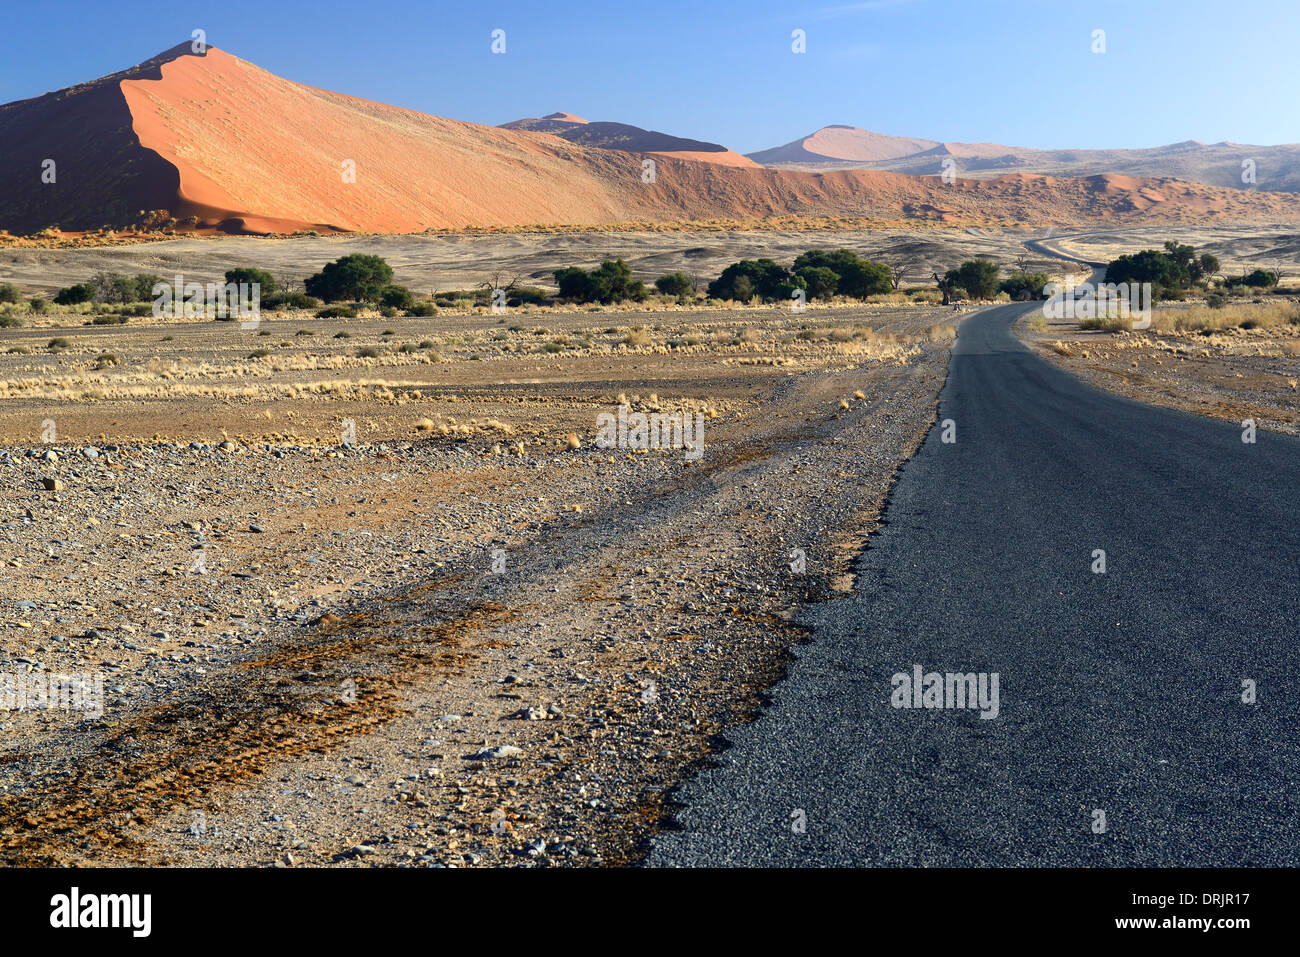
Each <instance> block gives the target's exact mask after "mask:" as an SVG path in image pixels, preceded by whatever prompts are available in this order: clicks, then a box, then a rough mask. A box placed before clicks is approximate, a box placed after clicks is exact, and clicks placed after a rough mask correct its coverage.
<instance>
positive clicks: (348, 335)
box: [334, 330, 352, 339]
mask: <svg viewBox="0 0 1300 957" xmlns="http://www.w3.org/2000/svg"><path fill="white" fill-rule="evenodd" d="M334 338H335V339H351V338H352V333H350V332H347V331H344V330H340V331H339V332H336V333H334Z"/></svg>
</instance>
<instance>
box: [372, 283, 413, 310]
mask: <svg viewBox="0 0 1300 957" xmlns="http://www.w3.org/2000/svg"><path fill="white" fill-rule="evenodd" d="M379 302H380V304H381V305H384V306H388V307H390V308H392V309H410V308H411V307H412V306H413V305H415V296H413V295H412V294H411V290H409V289H407V288H406V287H405V286H386V287H385V288H384V289H383V291H382V292H380V294H379Z"/></svg>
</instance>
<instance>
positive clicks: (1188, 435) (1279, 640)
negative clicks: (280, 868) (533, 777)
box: [646, 304, 1300, 866]
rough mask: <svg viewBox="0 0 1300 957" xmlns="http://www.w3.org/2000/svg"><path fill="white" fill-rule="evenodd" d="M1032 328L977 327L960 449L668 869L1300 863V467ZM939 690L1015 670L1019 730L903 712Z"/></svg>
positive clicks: (777, 697) (913, 481)
mask: <svg viewBox="0 0 1300 957" xmlns="http://www.w3.org/2000/svg"><path fill="white" fill-rule="evenodd" d="M1030 308H1034V307H1033V306H1029V305H1023V304H1020V305H1011V306H1003V307H998V308H993V309H989V310H986V311H984V312H981V313H978V314H975V315H973V316H971V317H970V318H968V319H967V320H966V321H965V322H964V323H963V324H962V326H961V329H960V337H959V339H958V341H957V345H956V347H955V348H954V351H953V356H952V361H951V370H950V375H949V379H948V383H947V385H946V387H945V389H944V391H943V393H942V396H941V403H940V412H939V420H940V423H942V422H943V420H951V421H952V423H953V425H954V426H955V436H956V441H955V442H952V443H945V442H944V441H943V426H942V424H937V425H936V426H935V427H934V428H933V429H932V430H931V432H930V434H929V435H928V436H927V438H926V441H925V443H924V445H923V446H922V448H921V449H920V451H919V452H918V453H917V455H916V456H915V457H914V458H913V459H912V460H911V461H909V462H908V463H907V464H906V465H905V466H904V468H903V470H902V472H901V473H900V476H899V480H898V483H897V484H896V486H895V489H894V492H893V494H892V496H891V499H890V501H889V503H888V505H887V507H886V511H885V515H884V519H885V526H884V528H882V529H881V530H880V531H879V532H878V533H877V534H876V535H873V536H872V539H871V543H870V545H869V547H868V550H867V551H866V553H864V554H863V555H862V556H861V558H860V559H859V561H858V563H857V568H856V571H857V574H858V580H857V585H856V588H855V590H854V592H853V594H852V595H851V596H847V597H845V598H843V599H839V600H836V601H832V602H827V603H824V604H821V605H817V606H814V607H812V608H811V609H810V610H809V612H808V615H807V617H806V619H805V623H806V624H807V625H808V626H809V627H810V628H811V630H812V631H811V641H810V642H809V643H808V644H806V645H803V646H801V647H800V648H799V651H798V656H797V660H796V662H795V664H794V665H793V666H792V668H791V671H790V673H789V675H788V677H787V678H786V679H785V680H784V681H782V682H781V683H780V684H779V685H777V687H776V688H775V689H773V693H772V694H773V701H772V704H771V706H770V707H768V708H767V709H765V711H764V712H763V714H762V715H761V717H760V718H759V719H758V720H757V721H755V722H754V723H753V724H750V725H746V726H744V727H742V728H739V729H737V730H736V731H735V732H734V733H733V734H732V735H731V736H730V740H731V741H732V742H733V746H732V747H731V748H729V749H728V750H726V751H725V752H723V753H722V755H721V756H720V757H719V760H718V763H717V765H716V766H715V767H711V768H708V769H705V770H704V771H702V772H701V773H700V774H699V775H697V776H696V777H695V778H693V779H692V780H690V781H689V782H687V783H686V784H684V785H683V786H682V787H680V788H679V789H678V790H677V792H676V795H675V796H676V798H677V800H679V801H680V802H682V804H683V807H682V809H681V810H680V812H679V814H678V815H677V822H678V824H679V825H680V827H681V829H680V830H669V831H665V832H664V833H662V834H661V835H660V837H659V838H657V839H656V842H655V845H654V847H653V848H652V850H651V852H650V853H649V855H648V857H647V860H646V863H647V864H649V865H651V866H673V865H715V866H716V865H724V866H726V865H742V866H766V865H792V866H799V865H805V866H817V865H957V866H962V865H1003V866H1015V865H1115V866H1119V865H1126V866H1145V865H1282V864H1287V865H1295V864H1297V863H1300V793H1298V792H1297V785H1298V784H1300V640H1298V638H1300V636H1298V634H1297V633H1298V632H1300V624H1298V623H1300V568H1298V567H1297V560H1298V559H1300V527H1298V525H1297V517H1298V515H1300V442H1297V441H1296V440H1295V439H1291V438H1287V437H1283V436H1279V435H1275V434H1271V433H1267V432H1259V433H1258V434H1257V436H1256V441H1255V443H1254V444H1247V443H1244V442H1243V441H1242V429H1241V428H1238V427H1236V426H1234V425H1233V424H1231V423H1223V422H1217V421H1212V420H1209V419H1204V418H1200V417H1197V416H1193V415H1190V414H1185V413H1181V412H1175V411H1171V410H1166V409H1160V408H1156V407H1154V406H1148V405H1144V404H1141V403H1138V402H1133V401H1129V400H1127V399H1123V398H1120V397H1117V396H1113V395H1110V394H1107V393H1103V392H1100V391H1098V390H1096V389H1093V388H1091V387H1089V386H1086V385H1084V384H1083V383H1081V382H1079V381H1078V380H1077V379H1075V378H1074V377H1072V376H1070V375H1069V374H1068V373H1065V372H1062V371H1060V370H1058V369H1057V368H1055V367H1054V366H1052V365H1050V364H1049V363H1047V362H1045V361H1043V360H1041V359H1039V358H1038V357H1037V356H1034V355H1032V354H1031V353H1030V352H1029V351H1028V350H1027V349H1025V348H1024V347H1023V346H1022V345H1021V344H1020V343H1019V342H1018V341H1017V340H1016V338H1015V337H1014V335H1013V334H1012V332H1011V329H1010V327H1011V323H1012V321H1013V319H1014V318H1015V317H1017V316H1018V315H1021V314H1022V313H1023V312H1024V311H1026V310H1027V309H1030ZM1095 549H1103V550H1104V551H1105V562H1106V566H1105V568H1106V570H1105V572H1104V573H1098V572H1095V571H1094V567H1095V565H1096V559H1095V557H1094V550H1095ZM915 665H920V666H922V669H923V671H924V672H930V671H936V672H940V673H947V672H954V673H981V672H983V673H985V674H987V675H990V676H991V675H992V674H993V673H996V674H997V675H998V713H997V717H995V718H988V719H986V718H982V717H981V716H980V715H981V712H980V710H978V709H970V708H967V709H959V708H924V707H921V708H903V707H895V706H894V705H893V704H891V696H893V695H894V694H895V689H894V683H893V680H892V676H893V675H895V674H896V673H906V674H908V675H909V676H910V675H911V674H912V672H913V668H914V666H915ZM1243 679H1250V680H1252V681H1253V682H1254V683H1255V694H1256V699H1255V701H1254V703H1251V704H1248V703H1245V702H1243V693H1244V691H1245V689H1244V687H1243ZM990 680H991V678H990ZM922 684H923V685H924V684H925V681H924V679H923V682H922ZM986 689H987V690H988V694H989V695H990V696H991V693H992V686H991V684H986ZM954 690H955V689H954ZM900 694H901V692H900ZM899 700H900V701H901V700H902V699H901V698H900V699H899ZM907 700H909V701H911V702H913V703H915V700H916V699H914V698H910V697H909V698H908V699H907ZM988 710H991V709H988ZM1097 812H1103V813H1104V829H1103V821H1102V818H1101V817H1100V816H1099V815H1098V814H1097Z"/></svg>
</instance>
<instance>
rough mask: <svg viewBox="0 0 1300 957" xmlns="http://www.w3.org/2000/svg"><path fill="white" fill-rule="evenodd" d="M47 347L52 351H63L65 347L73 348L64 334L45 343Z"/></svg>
mask: <svg viewBox="0 0 1300 957" xmlns="http://www.w3.org/2000/svg"><path fill="white" fill-rule="evenodd" d="M45 348H47V349H49V350H50V351H51V352H62V351H63V350H64V349H71V348H72V343H71V342H69V341H68V340H67V339H64V338H63V337H62V336H57V337H55V338H53V339H51V340H50V341H49V342H47V343H46V344H45Z"/></svg>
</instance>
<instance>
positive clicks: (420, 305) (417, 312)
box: [406, 300, 438, 317]
mask: <svg viewBox="0 0 1300 957" xmlns="http://www.w3.org/2000/svg"><path fill="white" fill-rule="evenodd" d="M406 314H407V315H408V316H420V317H425V316H436V315H437V314H438V307H437V306H435V305H434V304H433V303H431V302H429V301H427V300H425V301H423V302H415V303H412V304H411V306H410V308H409V309H407V310H406Z"/></svg>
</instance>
